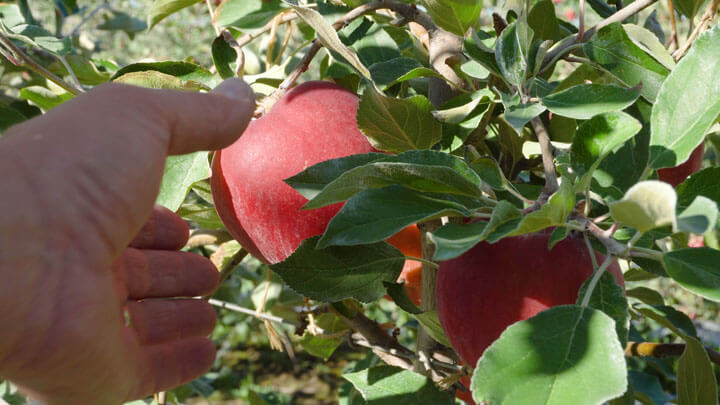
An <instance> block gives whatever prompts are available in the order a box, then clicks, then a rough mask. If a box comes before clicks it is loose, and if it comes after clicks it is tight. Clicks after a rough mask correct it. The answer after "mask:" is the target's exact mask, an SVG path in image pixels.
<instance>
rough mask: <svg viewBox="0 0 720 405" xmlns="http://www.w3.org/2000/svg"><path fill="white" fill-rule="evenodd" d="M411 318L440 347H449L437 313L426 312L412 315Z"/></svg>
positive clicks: (433, 311)
mask: <svg viewBox="0 0 720 405" xmlns="http://www.w3.org/2000/svg"><path fill="white" fill-rule="evenodd" d="M412 316H413V317H414V318H415V319H417V321H418V322H420V325H422V326H423V328H424V329H425V331H427V333H428V335H430V337H431V338H433V339H435V340H436V341H437V342H439V343H440V344H442V345H445V346H447V347H451V346H450V341H449V340H448V338H447V336H446V335H445V331H444V330H443V328H442V325H440V318H439V317H438V313H437V311H435V310H432V311H426V312H423V313H421V314H413V315H412Z"/></svg>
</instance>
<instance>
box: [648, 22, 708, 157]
mask: <svg viewBox="0 0 720 405" xmlns="http://www.w3.org/2000/svg"><path fill="white" fill-rule="evenodd" d="M718 115H720V27H715V28H713V29H711V30H709V31H706V32H705V33H703V34H702V35H700V36H699V37H698V39H697V41H695V43H694V44H693V46H692V48H691V49H690V51H689V52H688V54H687V55H685V57H684V58H683V59H682V60H680V62H679V63H678V64H677V66H676V67H675V69H673V71H672V73H670V76H668V78H667V80H666V81H665V83H663V85H662V88H661V89H660V92H659V93H658V97H657V102H656V103H655V105H654V106H653V110H652V134H651V136H650V160H649V162H648V164H649V165H650V167H651V168H653V169H660V168H663V167H674V166H677V165H679V164H680V163H682V162H684V161H686V160H687V159H688V157H690V154H691V153H692V151H693V150H694V149H695V148H696V147H697V146H698V145H699V144H700V143H701V142H702V141H703V139H704V137H705V133H706V132H707V131H708V129H709V128H710V126H712V124H713V123H714V122H715V120H716V119H717V117H718Z"/></svg>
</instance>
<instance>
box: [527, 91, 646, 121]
mask: <svg viewBox="0 0 720 405" xmlns="http://www.w3.org/2000/svg"><path fill="white" fill-rule="evenodd" d="M639 96H640V89H639V88H633V89H625V88H622V87H618V86H613V85H609V86H606V85H602V84H581V85H578V86H573V87H570V88H569V89H567V90H563V91H560V92H557V93H553V94H550V95H548V96H545V97H543V98H542V99H541V100H542V103H543V105H544V106H545V107H547V109H548V110H550V111H552V112H553V113H554V114H558V115H562V116H564V117H570V118H576V119H580V120H586V119H588V118H592V117H593V116H595V115H598V114H602V113H606V112H611V111H619V110H623V109H625V108H626V107H628V106H629V105H631V104H632V103H634V102H635V100H637V98H638V97H639Z"/></svg>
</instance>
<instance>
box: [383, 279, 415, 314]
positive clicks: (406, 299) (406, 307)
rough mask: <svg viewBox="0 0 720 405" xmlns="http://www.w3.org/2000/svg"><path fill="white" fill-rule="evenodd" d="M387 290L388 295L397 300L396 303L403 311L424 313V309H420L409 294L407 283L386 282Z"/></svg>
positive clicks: (394, 300)
mask: <svg viewBox="0 0 720 405" xmlns="http://www.w3.org/2000/svg"><path fill="white" fill-rule="evenodd" d="M385 290H386V291H387V295H389V296H390V298H392V300H393V302H395V305H397V306H398V307H400V309H402V310H403V311H405V312H407V313H409V314H419V313H422V310H420V308H418V307H417V306H416V305H415V303H414V302H413V301H412V300H411V299H410V296H408V293H407V289H406V288H405V283H385Z"/></svg>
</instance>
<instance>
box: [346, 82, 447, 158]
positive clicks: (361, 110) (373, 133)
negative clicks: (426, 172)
mask: <svg viewBox="0 0 720 405" xmlns="http://www.w3.org/2000/svg"><path fill="white" fill-rule="evenodd" d="M431 111H432V104H430V101H428V99H427V98H425V97H424V96H419V95H418V96H413V97H410V98H404V99H400V98H392V97H387V96H385V95H384V94H382V93H381V92H379V91H377V90H376V89H375V88H374V86H368V87H367V88H366V89H365V92H364V93H363V95H362V98H361V99H360V105H359V107H358V112H357V123H358V127H359V128H360V130H362V131H363V133H364V134H365V135H366V136H367V137H368V138H369V139H370V142H371V143H372V144H373V146H374V147H375V148H377V149H380V150H384V151H387V152H395V153H399V152H405V151H407V150H412V149H429V148H430V147H432V146H433V145H434V144H436V143H437V142H439V141H440V139H442V124H441V123H440V121H438V120H436V119H435V117H433V115H432V112H431Z"/></svg>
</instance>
